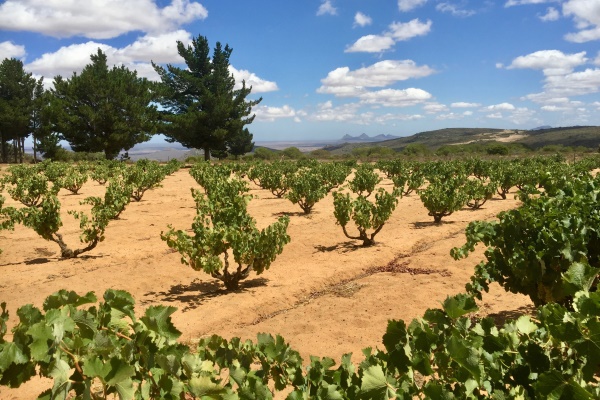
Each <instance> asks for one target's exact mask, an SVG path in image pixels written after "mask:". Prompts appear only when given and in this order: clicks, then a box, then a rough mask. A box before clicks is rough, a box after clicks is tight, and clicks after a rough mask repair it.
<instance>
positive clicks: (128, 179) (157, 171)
mask: <svg viewBox="0 0 600 400" xmlns="http://www.w3.org/2000/svg"><path fill="white" fill-rule="evenodd" d="M166 173H167V171H166V170H165V169H164V168H162V167H161V165H160V164H159V163H158V162H157V161H151V160H148V159H141V160H138V161H137V162H136V163H135V164H134V165H132V166H131V167H129V168H128V169H127V170H126V171H125V173H124V180H125V184H126V185H128V186H131V187H132V188H133V191H132V194H131V198H132V199H133V200H135V201H141V200H142V197H144V193H146V191H148V190H150V189H154V188H157V187H160V183H161V182H162V181H163V179H165V176H166Z"/></svg>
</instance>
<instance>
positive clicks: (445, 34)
mask: <svg viewBox="0 0 600 400" xmlns="http://www.w3.org/2000/svg"><path fill="white" fill-rule="evenodd" d="M198 35H203V36H206V37H207V38H208V40H209V42H210V43H211V47H212V46H214V43H215V42H217V41H220V42H221V43H227V44H229V45H230V46H231V47H232V48H233V54H232V56H231V60H230V61H231V65H232V70H231V71H232V73H233V74H234V76H235V78H236V80H238V81H240V82H241V80H242V79H245V80H246V83H247V84H250V85H252V86H253V94H252V97H254V98H256V97H259V96H262V98H263V100H262V102H261V103H260V105H259V106H257V107H255V109H254V111H255V113H256V120H255V122H254V123H253V124H252V125H250V126H249V128H250V131H251V132H252V133H253V134H254V138H255V140H257V141H267V140H319V139H322V140H331V139H337V138H339V137H341V136H343V135H344V134H351V135H358V134H361V133H367V134H369V135H376V134H393V135H398V136H406V135H411V134H414V133H417V132H422V131H427V130H433V129H440V128H446V127H489V128H509V129H530V128H534V127H537V126H541V125H551V126H569V125H600V94H599V93H600V54H599V50H600V0H550V1H548V0H502V1H486V0H478V1H475V0H387V1H384V0H296V1H290V0H285V1H284V0H255V1H242V0H238V1H232V0H199V1H192V0H86V1H83V0H70V1H67V0H4V1H0V59H4V58H5V57H16V58H19V59H22V60H23V61H24V63H25V68H26V70H27V71H29V72H32V73H33V74H34V75H35V76H44V78H45V81H46V84H47V86H50V85H51V82H52V79H53V77H54V76H55V75H57V74H60V75H62V76H65V77H68V76H70V75H71V74H72V73H73V71H80V70H81V69H82V68H83V66H85V65H86V64H87V63H89V61H90V60H89V56H90V54H91V53H93V52H96V50H97V48H99V47H100V48H102V49H103V51H105V52H106V53H107V55H108V57H109V62H111V63H116V64H125V65H127V66H128V67H129V68H132V69H136V70H137V71H138V74H139V75H141V76H145V77H148V78H150V79H158V77H157V75H156V73H155V72H154V70H153V69H152V67H151V65H150V61H151V60H153V61H155V62H157V63H162V64H164V63H171V64H180V63H181V62H182V60H181V58H179V56H178V54H177V51H176V41H177V40H180V41H183V42H189V41H190V40H191V38H193V37H196V36H198Z"/></svg>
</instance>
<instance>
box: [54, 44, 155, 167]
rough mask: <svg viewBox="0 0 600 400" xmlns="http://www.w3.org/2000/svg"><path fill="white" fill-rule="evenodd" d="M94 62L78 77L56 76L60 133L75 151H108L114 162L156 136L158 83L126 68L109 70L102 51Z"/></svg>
mask: <svg viewBox="0 0 600 400" xmlns="http://www.w3.org/2000/svg"><path fill="white" fill-rule="evenodd" d="M90 58H91V60H92V62H91V64H88V65H86V66H85V68H84V69H83V71H81V73H80V74H79V75H78V74H77V73H73V75H72V77H71V78H69V79H64V78H62V77H61V76H57V77H56V78H54V90H53V94H54V97H53V107H52V108H53V116H54V117H55V118H56V130H57V131H58V132H60V133H61V135H62V137H63V138H64V139H65V140H66V141H67V142H69V144H70V145H71V148H72V149H73V150H74V151H86V152H104V154H105V156H106V158H107V159H112V158H115V157H116V156H117V155H118V154H119V152H120V151H121V150H129V149H131V148H132V147H133V146H135V145H136V144H138V143H142V142H145V141H147V140H149V139H150V138H151V136H152V134H153V133H154V132H155V130H156V121H157V117H158V113H157V110H156V106H155V105H153V104H152V101H153V100H154V98H155V95H156V93H155V90H154V86H155V84H154V83H152V82H150V81H148V80H147V79H146V78H140V77H138V76H137V73H136V72H135V71H131V70H129V69H128V68H126V67H125V66H114V67H113V68H112V69H109V68H108V63H107V57H106V54H104V53H103V52H102V50H100V49H98V53H96V54H92V55H91V57H90Z"/></svg>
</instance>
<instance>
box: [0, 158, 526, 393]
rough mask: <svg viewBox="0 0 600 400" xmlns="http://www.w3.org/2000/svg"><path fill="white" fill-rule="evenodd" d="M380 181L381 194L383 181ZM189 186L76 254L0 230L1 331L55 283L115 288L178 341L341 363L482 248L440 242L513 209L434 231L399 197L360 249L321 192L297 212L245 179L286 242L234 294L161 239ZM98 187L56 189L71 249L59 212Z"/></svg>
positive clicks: (188, 219)
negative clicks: (459, 255) (164, 315)
mask: <svg viewBox="0 0 600 400" xmlns="http://www.w3.org/2000/svg"><path fill="white" fill-rule="evenodd" d="M382 185H383V187H386V188H389V189H391V182H390V181H389V180H384V181H383V182H382ZM191 187H198V185H197V183H196V182H195V181H194V180H193V179H192V178H191V176H190V175H189V173H188V170H185V169H183V170H180V171H178V172H177V173H175V174H174V175H172V176H169V177H167V178H166V179H165V181H164V182H163V187H161V188H157V189H154V190H152V191H149V192H146V194H145V196H144V198H143V200H142V201H141V202H139V203H135V202H134V203H131V204H130V205H129V206H128V207H127V209H126V210H125V211H124V212H123V214H122V216H121V219H119V220H116V221H113V222H111V224H110V225H109V226H108V228H107V231H106V240H105V241H104V242H102V243H100V244H99V245H98V247H97V248H96V249H94V250H93V251H91V252H89V253H86V254H84V255H82V256H80V257H79V258H76V259H71V260H61V259H59V258H58V256H59V252H58V246H57V245H56V244H55V243H52V242H46V241H45V240H43V239H42V238H40V237H39V236H37V235H36V234H35V233H34V232H33V231H32V230H30V229H28V228H24V227H22V226H18V227H16V229H15V231H14V232H11V231H1V232H0V248H1V249H3V251H4V252H3V253H2V254H1V255H0V302H2V301H4V302H6V303H7V304H8V309H9V311H10V314H11V319H10V325H9V326H10V327H12V326H14V324H15V322H16V313H15V311H16V309H17V308H18V307H19V306H22V305H24V304H27V303H32V304H34V305H35V306H37V307H41V306H42V303H43V301H44V299H45V297H46V296H48V295H49V294H51V293H53V292H55V291H57V290H59V289H63V288H64V289H69V290H74V291H76V292H78V293H81V294H83V293H86V292H88V291H95V292H96V293H97V294H98V297H101V296H102V294H103V292H104V290H106V289H108V288H115V289H124V290H127V291H129V292H131V293H132V294H133V296H134V297H135V299H136V301H137V312H138V313H140V314H141V313H142V312H143V310H144V308H145V307H147V306H149V305H153V304H169V305H173V306H176V307H177V308H178V309H179V310H178V311H177V312H176V313H175V314H174V316H173V320H174V323H175V325H176V326H177V328H178V329H179V330H181V331H182V332H183V335H182V337H181V340H182V341H184V342H188V343H193V342H194V341H197V340H198V338H201V337H204V336H210V335H212V334H218V335H221V336H223V337H226V338H231V337H234V336H239V337H242V338H244V339H246V338H251V339H255V338H256V334H257V333H259V332H269V333H271V334H273V335H275V334H281V335H283V337H284V338H285V339H286V340H287V341H288V342H289V343H290V344H291V345H292V346H293V347H294V348H295V349H297V350H298V351H300V353H301V355H302V357H303V358H304V359H305V360H306V359H308V356H309V355H318V356H329V357H333V358H334V359H336V360H339V359H340V357H341V355H342V354H344V353H353V354H354V355H355V356H354V358H353V359H354V361H360V360H361V353H360V350H361V349H363V348H364V347H368V346H372V347H377V346H379V347H381V345H380V343H381V338H382V336H383V334H384V332H385V329H386V325H387V321H388V320H389V319H404V320H407V321H410V320H411V319H412V318H416V317H419V316H421V315H422V314H423V313H424V311H425V310H426V309H428V308H432V307H439V306H440V303H441V302H442V301H443V300H444V299H445V298H446V296H448V295H452V294H456V293H459V292H461V291H463V288H464V285H465V283H467V282H468V280H469V277H470V275H471V273H472V271H473V267H474V266H475V265H476V264H477V263H478V262H479V261H480V260H481V259H482V250H483V249H479V250H478V252H476V253H475V254H472V255H471V256H470V257H469V258H467V259H466V260H461V261H454V260H453V259H452V258H451V257H450V255H449V252H450V249H452V248H453V247H455V246H460V245H462V244H463V243H464V241H465V238H464V233H463V232H464V229H465V227H466V225H467V224H468V223H469V222H470V221H473V220H478V219H479V220H481V219H491V218H494V217H495V215H496V214H497V213H498V212H500V211H502V210H506V209H509V208H513V207H515V206H517V204H518V203H517V201H516V200H514V199H512V196H509V199H507V200H500V199H499V198H494V199H492V200H491V201H488V202H487V203H486V204H485V206H484V207H483V208H482V209H480V210H476V211H471V210H469V209H466V208H465V209H464V210H461V211H459V212H456V213H454V214H453V215H451V216H449V217H445V218H444V222H443V223H442V224H441V225H439V226H436V225H434V224H433V218H432V217H429V216H428V215H427V210H426V209H425V208H424V207H423V205H422V203H421V201H420V199H419V197H418V196H417V195H415V194H412V195H409V196H406V197H404V198H402V199H400V202H399V205H398V207H397V209H396V210H395V211H394V213H393V215H392V218H391V220H390V221H389V222H388V224H387V225H386V226H385V227H384V228H383V230H382V231H381V232H380V233H379V235H378V236H377V238H376V240H378V242H377V244H376V245H375V246H373V247H370V248H362V247H360V246H359V244H360V243H358V242H355V241H352V240H349V239H347V238H346V237H345V236H344V235H343V233H342V230H341V228H340V227H339V226H337V225H336V223H335V218H334V216H333V200H332V196H331V194H330V195H328V196H327V198H325V199H324V200H322V201H321V202H319V203H317V205H316V206H315V207H314V209H313V212H312V213H311V214H310V215H303V214H301V210H300V207H299V206H297V205H293V204H292V203H291V202H290V201H289V200H286V199H277V198H275V197H274V196H273V195H271V193H270V192H268V191H266V190H262V189H260V188H258V187H256V186H255V185H253V184H251V188H252V190H251V194H252V195H254V196H256V199H254V200H252V201H251V202H250V205H249V210H250V212H251V214H252V215H253V216H254V217H255V218H256V219H257V221H258V225H259V227H264V226H266V225H268V224H270V223H272V222H273V221H275V220H276V219H277V217H278V216H280V215H283V214H289V215H290V218H291V222H290V226H289V229H288V233H289V235H290V236H291V238H292V241H291V243H289V244H288V245H287V246H286V247H285V249H284V251H283V253H282V254H281V255H280V256H279V257H278V258H277V259H276V260H275V262H274V263H273V264H272V266H271V269H270V270H268V271H266V272H265V273H263V274H262V275H260V276H256V275H251V276H250V277H249V279H248V280H247V281H245V282H244V284H243V285H242V288H241V290H239V291H238V292H234V293H227V292H225V291H224V290H223V289H222V285H221V284H220V282H218V281H216V280H214V279H212V278H210V276H208V275H206V274H204V273H201V272H196V271H194V270H192V269H191V268H190V267H188V266H185V265H183V264H181V263H180V256H179V254H178V253H174V252H173V251H171V250H170V249H169V248H168V247H167V245H166V244H165V243H164V242H163V241H162V240H161V239H160V233H161V231H163V230H166V229H167V225H169V224H171V225H173V226H174V227H175V228H178V229H189V227H190V226H191V223H192V220H193V217H194V214H195V209H194V202H193V199H192V197H191V195H190V188H191ZM103 191H104V187H103V186H100V185H98V184H97V183H95V182H93V181H90V182H88V183H86V185H85V186H84V187H83V188H82V190H81V192H80V193H81V194H79V195H72V194H70V193H69V192H67V191H63V190H61V192H60V193H59V197H60V199H61V202H62V204H63V214H64V217H63V220H64V222H65V226H64V227H63V228H62V232H63V233H64V236H65V237H66V240H67V241H68V242H69V243H70V244H71V245H72V246H73V247H76V246H77V245H79V243H78V236H79V232H78V226H77V225H76V223H75V221H74V220H73V218H72V217H71V216H69V215H67V214H66V210H72V209H82V208H83V207H82V206H80V205H79V202H80V201H81V200H82V199H83V198H85V197H86V196H91V195H103ZM7 203H9V204H14V202H12V201H11V200H8V201H7ZM7 205H8V204H7ZM393 260H396V263H395V264H396V265H397V268H396V272H382V270H383V271H385V268H381V267H385V266H386V265H388V264H389V263H390V262H391V261H393ZM480 306H481V309H480V312H479V313H480V314H481V315H492V316H494V317H496V318H498V319H499V320H502V319H504V318H506V317H513V316H515V315H519V314H522V313H526V312H530V311H531V303H530V302H529V301H528V299H526V298H525V297H522V296H518V295H514V294H510V293H505V292H504V291H503V290H502V289H500V288H499V287H494V288H493V290H492V291H491V292H490V293H489V294H486V295H485V296H484V299H483V301H482V302H481V304H480ZM50 386H51V385H50V383H49V381H44V380H41V379H37V378H36V379H34V380H33V381H32V382H29V383H28V384H26V385H23V386H22V387H21V388H18V389H8V388H5V387H0V399H3V400H4V399H27V398H35V397H37V395H38V394H39V393H40V392H41V391H42V390H43V389H45V388H47V387H50Z"/></svg>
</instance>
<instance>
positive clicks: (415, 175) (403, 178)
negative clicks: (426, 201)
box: [392, 164, 425, 196]
mask: <svg viewBox="0 0 600 400" xmlns="http://www.w3.org/2000/svg"><path fill="white" fill-rule="evenodd" d="M392 182H394V187H395V188H397V189H398V190H399V191H400V192H401V193H402V195H403V196H408V195H409V194H411V193H412V192H414V191H416V190H418V189H419V188H420V187H421V186H423V185H424V184H425V175H424V173H423V171H422V170H421V168H420V166H419V165H416V164H413V165H412V166H409V165H407V166H406V168H402V169H398V170H397V171H395V173H394V175H393V176H392Z"/></svg>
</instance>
